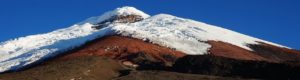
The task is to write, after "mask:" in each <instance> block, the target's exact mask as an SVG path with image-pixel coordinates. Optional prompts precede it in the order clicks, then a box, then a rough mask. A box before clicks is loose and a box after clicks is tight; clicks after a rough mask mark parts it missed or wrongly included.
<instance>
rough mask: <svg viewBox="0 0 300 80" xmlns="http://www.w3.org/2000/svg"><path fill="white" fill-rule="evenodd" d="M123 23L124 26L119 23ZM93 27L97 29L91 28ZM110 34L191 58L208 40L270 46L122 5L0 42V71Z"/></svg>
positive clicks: (206, 46) (206, 45)
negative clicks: (55, 26) (88, 16)
mask: <svg viewBox="0 0 300 80" xmlns="http://www.w3.org/2000/svg"><path fill="white" fill-rule="evenodd" d="M136 18H138V20H136ZM140 18H142V20H141V19H140ZM124 20H125V23H126V24H123V23H124V22H123V21H124ZM127 20H133V21H129V22H128V21H127ZM112 23H113V24H112ZM114 23H121V24H114ZM95 26H96V27H98V28H96V29H94V28H93V27H95ZM99 26H100V28H99ZM114 34H118V35H124V36H129V37H132V38H138V39H143V40H149V41H150V42H152V43H156V44H159V45H161V46H165V47H169V48H174V49H176V50H178V51H182V52H184V53H186V54H194V55H199V54H206V53H208V50H209V48H210V47H211V45H209V44H208V43H206V42H205V41H209V40H214V41H223V42H227V43H230V44H233V45H236V46H239V47H241V48H244V49H247V50H251V49H250V48H249V47H247V46H246V45H247V44H258V43H257V42H256V41H259V42H265V43H268V44H273V43H271V42H267V41H264V40H260V39H257V38H253V37H250V36H247V35H243V34H240V33H237V32H234V31H231V30H228V29H224V28H221V27H217V26H213V25H208V24H205V23H201V22H197V21H194V20H190V19H184V18H178V17H175V16H171V15H167V14H160V15H156V16H152V17H150V16H149V15H148V14H146V13H144V12H142V11H140V10H137V9H136V8H134V7H128V6H126V7H122V8H117V9H115V10H113V11H109V12H106V13H104V14H103V15H101V16H99V17H92V18H89V19H87V20H86V21H83V22H80V23H78V24H75V25H73V26H71V27H69V28H65V29H59V30H56V31H53V32H49V33H45V34H37V35H30V36H26V37H21V38H17V39H14V40H9V41H6V42H3V43H0V72H4V71H8V70H16V69H20V68H22V67H24V66H28V65H30V64H32V63H35V62H38V61H43V60H44V59H47V58H49V57H53V56H56V55H58V54H59V53H61V52H63V51H66V50H70V49H72V48H74V47H78V46H81V45H82V44H84V43H86V42H87V41H90V40H94V39H96V38H101V37H103V36H108V35H114ZM273 45H277V44H273ZM277 46H280V45H277ZM280 47H282V46H280Z"/></svg>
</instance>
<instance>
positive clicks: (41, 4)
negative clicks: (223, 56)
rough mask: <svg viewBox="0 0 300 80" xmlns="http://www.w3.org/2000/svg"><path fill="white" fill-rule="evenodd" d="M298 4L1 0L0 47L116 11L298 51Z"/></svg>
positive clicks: (281, 0) (269, 0)
mask: <svg viewBox="0 0 300 80" xmlns="http://www.w3.org/2000/svg"><path fill="white" fill-rule="evenodd" d="M299 4H300V0H1V1H0V34H1V36H0V42H2V41H6V40H9V39H13V38H16V37H22V36H26V35H32V34H37V33H46V32H50V31H53V30H56V29H59V28H65V27H68V26H70V25H72V24H74V23H77V22H80V21H82V20H85V19H86V18H89V17H91V16H98V15H101V14H102V13H104V12H106V11H108V10H112V9H114V8H117V7H121V6H133V7H136V8H138V9H140V10H143V11H144V12H146V13H148V14H150V15H155V14H159V13H167V14H172V15H175V16H178V17H183V18H190V19H194V20H197V21H202V22H205V23H208V24H213V25H217V26H221V27H224V28H227V29H231V30H234V31H237V32H240V33H243V34H247V35H250V36H254V37H257V38H261V39H265V40H268V41H271V42H275V43H279V44H282V45H286V46H289V47H292V48H295V49H298V50H299V49H300V37H299V35H300V32H299V31H300V5H299Z"/></svg>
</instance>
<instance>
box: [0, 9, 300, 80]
mask: <svg viewBox="0 0 300 80" xmlns="http://www.w3.org/2000/svg"><path fill="white" fill-rule="evenodd" d="M299 62H300V51H298V50H295V49H292V48H289V47H287V46H283V45H280V44H276V43H272V42H269V41H265V40H262V39H258V38H255V37H251V36H248V35H244V34H241V33H238V32H235V31H232V30H228V29H225V28H222V27H218V26H214V25H210V24H206V23H203V22H199V21H195V20H191V19H185V18H180V17H176V16H173V15H169V14H157V15H153V16H150V15H148V14H146V13H144V12H142V11H140V10H138V9H136V8H134V7H129V6H125V7H121V8H117V9H115V10H112V11H108V12H106V13H104V14H103V15H101V16H97V17H91V18H88V19H87V20H84V21H82V22H79V23H77V24H74V25H73V26H71V27H68V28H64V29H59V30H55V31H53V32H49V33H44V34H37V35H29V36H26V37H20V38H16V39H12V40H9V41H5V42H2V43H1V44H0V72H2V74H0V79H4V80H21V79H22V80H53V79H58V80H109V79H116V80H127V79H128V80H134V79H137V80H157V79H162V80H169V79H171V80H182V79H187V80H199V79H242V78H245V79H273V78H274V79H279V78H282V79H298V78H299V77H297V75H296V74H297V73H300V72H299V70H300V69H299V68H298V66H299ZM246 65H247V66H246ZM280 69H283V70H280ZM251 70H252V71H251ZM247 73H248V74H247ZM258 73H261V74H258ZM147 74H149V75H148V76H152V77H155V78H151V77H148V78H147ZM97 75H102V76H97ZM167 75H174V76H177V77H174V76H172V77H168V76H167ZM274 75H276V76H274ZM178 76H179V77H178ZM192 77H195V78H192ZM236 77H238V78H236ZM240 77H242V78H240Z"/></svg>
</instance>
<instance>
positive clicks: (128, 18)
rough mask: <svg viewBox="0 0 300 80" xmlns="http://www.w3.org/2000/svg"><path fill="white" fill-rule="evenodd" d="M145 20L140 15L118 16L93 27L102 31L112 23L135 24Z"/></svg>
mask: <svg viewBox="0 0 300 80" xmlns="http://www.w3.org/2000/svg"><path fill="white" fill-rule="evenodd" d="M143 19H144V18H143V17H142V16H139V15H116V16H112V17H111V18H109V19H108V20H104V21H102V22H100V23H98V24H97V25H96V26H93V28H95V29H101V28H103V27H106V26H108V25H109V24H112V23H134V22H138V21H141V20H143Z"/></svg>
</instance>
